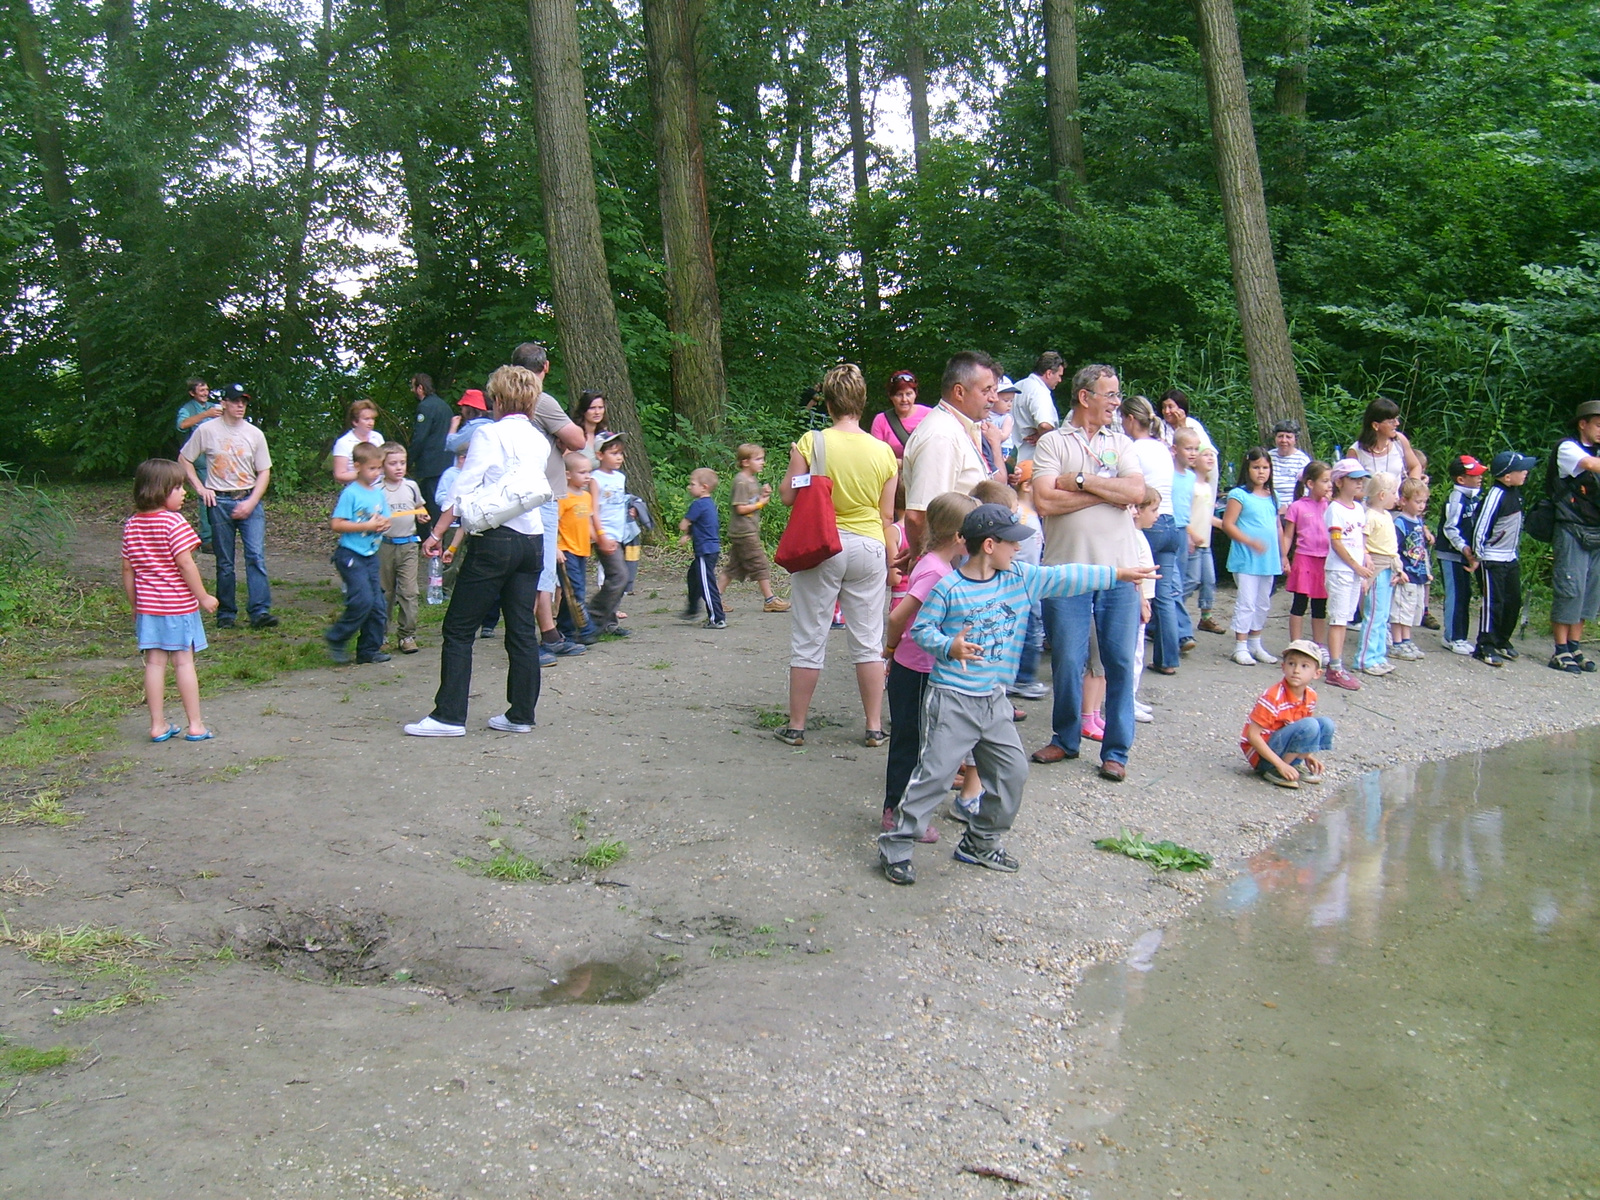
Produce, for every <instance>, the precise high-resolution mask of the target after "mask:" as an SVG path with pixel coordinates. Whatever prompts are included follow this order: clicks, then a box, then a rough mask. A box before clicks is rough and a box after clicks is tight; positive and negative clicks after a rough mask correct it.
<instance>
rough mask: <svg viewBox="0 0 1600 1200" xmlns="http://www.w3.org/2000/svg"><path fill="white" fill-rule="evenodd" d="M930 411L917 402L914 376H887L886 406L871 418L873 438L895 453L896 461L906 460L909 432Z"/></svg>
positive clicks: (908, 373) (908, 374)
mask: <svg viewBox="0 0 1600 1200" xmlns="http://www.w3.org/2000/svg"><path fill="white" fill-rule="evenodd" d="M932 411H933V409H931V408H929V407H928V406H927V405H926V404H918V403H917V377H916V376H915V375H913V374H912V373H911V372H910V371H896V372H895V373H894V374H893V375H891V376H889V407H888V408H886V409H884V410H883V411H882V412H881V413H879V414H878V415H877V416H875V417H873V418H872V436H873V437H875V438H877V439H878V440H879V441H880V442H882V443H884V444H885V445H886V446H888V447H889V449H891V450H893V451H894V456H895V459H896V461H898V460H900V459H901V458H903V457H905V452H906V443H907V442H908V441H910V440H911V431H912V430H913V429H915V428H916V427H917V426H918V425H920V424H922V418H923V417H925V416H927V415H928V414H929V413H931V412H932Z"/></svg>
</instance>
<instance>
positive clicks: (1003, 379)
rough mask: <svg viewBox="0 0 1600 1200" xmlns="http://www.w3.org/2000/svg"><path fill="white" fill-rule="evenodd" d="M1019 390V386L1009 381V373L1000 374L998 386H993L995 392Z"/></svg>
mask: <svg viewBox="0 0 1600 1200" xmlns="http://www.w3.org/2000/svg"><path fill="white" fill-rule="evenodd" d="M1021 390H1022V389H1021V388H1020V387H1018V386H1017V385H1016V384H1014V383H1012V382H1011V376H1009V375H1002V376H1000V386H999V387H997V388H995V391H997V392H1020V391H1021Z"/></svg>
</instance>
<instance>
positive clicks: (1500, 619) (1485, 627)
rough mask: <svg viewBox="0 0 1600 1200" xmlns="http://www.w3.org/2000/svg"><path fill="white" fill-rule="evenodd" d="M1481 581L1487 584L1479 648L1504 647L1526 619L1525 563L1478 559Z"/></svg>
mask: <svg viewBox="0 0 1600 1200" xmlns="http://www.w3.org/2000/svg"><path fill="white" fill-rule="evenodd" d="M1478 583H1479V586H1481V587H1482V588H1483V611H1482V612H1481V613H1479V614H1478V649H1479V650H1500V649H1503V648H1504V647H1506V646H1509V645H1511V637H1512V635H1513V634H1514V633H1516V631H1517V622H1518V621H1519V620H1521V619H1522V564H1521V563H1519V562H1517V561H1516V560H1515V559H1512V560H1511V561H1510V562H1480V563H1478Z"/></svg>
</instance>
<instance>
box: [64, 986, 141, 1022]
mask: <svg viewBox="0 0 1600 1200" xmlns="http://www.w3.org/2000/svg"><path fill="white" fill-rule="evenodd" d="M165 999H166V997H165V996H163V995H161V994H160V993H159V992H151V991H147V990H146V989H144V988H142V987H131V988H127V989H125V990H123V991H120V992H114V993H112V994H111V995H109V996H105V997H102V998H101V999H99V1000H88V1001H85V1002H84V1003H82V1004H69V1005H67V1007H66V1008H63V1009H62V1010H61V1011H60V1012H58V1013H56V1014H55V1016H56V1019H57V1020H58V1021H61V1022H63V1023H65V1022H67V1021H82V1020H84V1019H86V1018H88V1017H104V1016H107V1015H109V1014H111V1013H114V1012H120V1011H121V1010H122V1009H124V1008H131V1007H132V1006H133V1005H135V1004H153V1003H155V1002H156V1001H157V1000H165Z"/></svg>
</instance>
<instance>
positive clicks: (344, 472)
mask: <svg viewBox="0 0 1600 1200" xmlns="http://www.w3.org/2000/svg"><path fill="white" fill-rule="evenodd" d="M345 417H346V419H347V420H348V421H349V422H350V427H349V428H348V429H346V430H345V431H344V433H343V434H342V435H341V436H340V438H339V440H338V441H336V442H335V443H334V444H333V477H334V479H335V480H337V481H338V482H339V483H354V482H355V478H356V465H355V463H354V462H353V461H352V459H351V456H352V455H353V454H355V452H356V443H358V442H369V443H371V444H372V445H374V446H381V445H383V435H382V434H380V433H379V432H378V429H377V425H378V406H377V405H376V404H374V403H373V402H372V401H371V400H357V401H356V402H355V403H354V404H352V405H351V406H350V407H349V409H348V410H346V413H345Z"/></svg>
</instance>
